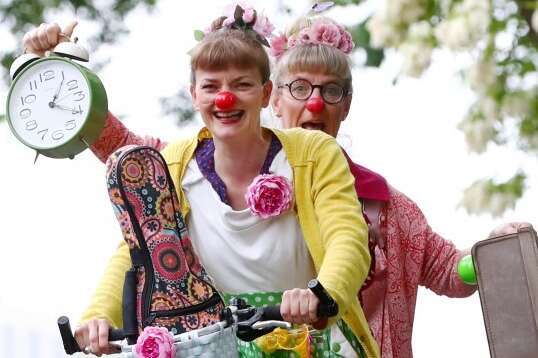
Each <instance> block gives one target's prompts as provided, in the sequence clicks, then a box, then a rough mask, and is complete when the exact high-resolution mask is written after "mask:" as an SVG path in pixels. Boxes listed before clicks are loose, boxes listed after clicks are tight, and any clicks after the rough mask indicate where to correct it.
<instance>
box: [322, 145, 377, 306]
mask: <svg viewBox="0 0 538 358" xmlns="http://www.w3.org/2000/svg"><path fill="white" fill-rule="evenodd" d="M317 152H318V153H320V154H319V155H318V158H317V160H316V163H315V168H314V169H315V170H314V173H313V186H312V194H313V199H314V208H315V212H316V217H317V219H318V224H319V229H320V232H321V238H322V244H323V247H324V249H325V255H324V258H323V263H322V265H321V267H320V268H319V273H318V279H319V280H320V282H322V284H323V285H324V287H325V288H326V289H327V291H329V293H330V294H331V296H332V297H333V298H334V299H335V300H336V301H337V303H338V305H339V307H340V314H343V313H345V312H346V310H347V308H348V307H349V305H350V304H351V302H353V300H355V299H356V296H357V292H358V291H359V288H360V286H361V285H362V283H363V282H364V280H365V279H366V275H367V274H368V269H369V267H370V254H369V251H368V228H367V225H366V222H365V221H364V218H363V216H362V215H361V212H362V211H361V207H360V203H359V200H358V198H357V194H356V191H355V187H354V178H353V176H352V175H351V173H350V172H349V168H348V165H347V162H346V159H345V157H344V155H343V154H342V152H341V150H340V148H339V147H338V145H337V144H336V142H335V141H333V140H325V141H324V142H323V144H322V145H321V146H320V148H319V150H318V151H317Z"/></svg>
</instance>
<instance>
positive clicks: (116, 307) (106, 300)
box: [81, 242, 131, 327]
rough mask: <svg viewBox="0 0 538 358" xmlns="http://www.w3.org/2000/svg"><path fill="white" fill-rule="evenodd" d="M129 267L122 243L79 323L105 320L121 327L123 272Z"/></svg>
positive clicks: (125, 249) (127, 256)
mask: <svg viewBox="0 0 538 358" xmlns="http://www.w3.org/2000/svg"><path fill="white" fill-rule="evenodd" d="M130 267H131V257H130V255H129V248H128V246H127V244H125V242H122V243H121V244H120V246H119V247H118V250H117V251H116V252H115V253H114V256H112V258H111V259H110V261H109V262H108V266H107V267H106V269H105V272H104V274H103V276H102V278H101V281H100V282H99V284H98V286H97V289H96V290H95V293H94V294H93V297H92V299H91V301H90V305H89V307H88V308H87V309H86V310H85V311H84V313H83V314H82V318H81V322H85V321H88V320H90V319H94V318H101V319H105V320H107V321H108V322H109V323H110V324H111V325H112V326H114V327H122V326H123V321H122V312H121V306H122V296H123V280H124V278H125V272H126V271H127V270H129V268H130Z"/></svg>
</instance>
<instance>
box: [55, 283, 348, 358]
mask: <svg viewBox="0 0 538 358" xmlns="http://www.w3.org/2000/svg"><path fill="white" fill-rule="evenodd" d="M308 288H309V289H310V290H312V292H313V293H314V294H315V295H316V296H317V297H318V299H319V301H320V303H319V306H318V317H320V318H321V319H320V321H318V322H316V324H314V329H310V328H308V329H307V330H306V331H305V330H304V329H300V330H293V329H292V325H291V324H290V323H289V322H286V321H284V319H283V318H282V315H281V314H280V306H279V305H275V306H266V307H258V308H255V307H253V306H250V305H247V304H246V302H245V301H244V300H243V299H240V298H235V299H232V301H231V302H230V304H229V305H228V306H227V307H226V308H225V309H224V310H223V313H222V315H221V316H222V318H223V320H222V321H221V322H218V323H216V324H213V325H210V326H207V327H204V328H201V329H198V330H194V331H190V332H185V333H181V334H177V335H174V336H173V342H174V347H175V357H181V358H184V357H202V356H203V357H230V358H231V357H238V348H237V340H236V337H237V338H239V339H240V340H242V341H245V342H250V341H253V340H254V339H257V338H259V337H262V336H264V335H266V334H268V333H270V332H272V331H273V330H275V328H277V329H281V330H283V331H279V333H277V335H276V338H274V339H273V342H265V344H268V345H270V346H271V347H272V348H273V349H278V348H280V349H292V347H290V346H289V345H288V343H289V342H290V340H288V339H287V338H286V339H285V338H282V337H289V336H300V337H301V338H304V339H303V340H302V341H304V340H306V336H307V334H311V333H313V332H316V331H317V329H323V328H325V326H326V323H327V318H328V317H333V316H336V315H337V314H338V305H337V303H336V302H335V301H334V299H333V298H332V297H330V296H329V294H328V293H327V291H326V290H325V289H324V288H323V286H322V285H321V283H320V282H319V281H318V280H316V279H313V280H311V281H310V282H309V283H308ZM58 328H59V330H60V335H61V337H62V341H63V345H64V349H65V352H66V353H67V354H68V355H72V354H74V353H77V352H82V351H84V350H83V349H81V348H80V347H79V345H78V343H77V342H76V340H75V337H74V335H73V332H72V330H71V327H70V323H69V319H68V318H67V317H66V316H61V317H60V318H58ZM283 332H288V333H287V334H288V335H285V334H283ZM125 338H126V335H125V332H124V331H123V330H122V329H112V328H111V329H110V331H109V341H110V342H122V341H124V340H125ZM291 342H292V343H294V344H295V339H293V340H291ZM300 343H302V342H300ZM135 346H136V345H135V344H128V343H126V342H122V343H119V344H118V347H119V348H120V349H121V353H119V354H120V356H121V357H122V358H137V357H138V358H139V357H140V356H139V355H137V354H136V352H135ZM85 353H90V352H88V351H86V352H85Z"/></svg>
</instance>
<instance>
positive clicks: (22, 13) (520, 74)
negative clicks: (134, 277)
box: [0, 0, 538, 216]
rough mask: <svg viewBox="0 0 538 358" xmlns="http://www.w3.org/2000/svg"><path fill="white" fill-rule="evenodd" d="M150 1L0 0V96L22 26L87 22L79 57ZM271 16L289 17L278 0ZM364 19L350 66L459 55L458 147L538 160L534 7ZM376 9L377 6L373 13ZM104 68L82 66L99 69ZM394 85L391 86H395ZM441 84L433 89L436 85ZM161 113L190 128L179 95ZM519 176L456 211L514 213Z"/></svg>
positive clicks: (492, 4) (473, 1) (474, 0)
mask: <svg viewBox="0 0 538 358" xmlns="http://www.w3.org/2000/svg"><path fill="white" fill-rule="evenodd" d="M371 1H373V0H368V1H366V0H339V1H335V2H334V3H335V4H336V6H342V7H345V6H363V5H365V4H366V3H368V2H371ZM156 3H157V0H110V1H106V0H103V1H98V2H94V1H86V0H77V1H72V0H71V1H65V0H41V1H40V0H13V1H7V2H6V1H5V0H4V1H0V18H1V19H2V27H3V28H4V30H6V31H7V32H8V33H9V34H10V36H12V37H13V39H14V41H13V42H12V43H13V44H15V45H14V46H11V48H10V47H9V46H2V47H1V48H0V61H1V64H2V71H3V73H2V78H3V81H4V84H5V86H6V88H7V86H8V83H9V78H8V73H9V66H10V64H11V63H12V61H13V59H14V58H15V57H16V56H17V55H18V54H19V53H20V52H21V50H22V49H21V48H20V46H17V45H18V44H20V43H21V38H22V36H23V35H24V33H25V32H26V31H28V30H29V29H30V28H31V27H33V26H36V25H39V24H40V23H42V22H47V21H51V20H52V19H53V18H54V17H53V15H54V14H55V13H57V12H59V11H68V12H72V13H74V14H75V15H76V16H77V17H78V18H81V19H85V20H89V21H91V22H92V23H94V24H95V26H96V30H95V31H94V35H93V37H91V38H90V39H89V41H88V47H89V51H90V52H93V51H95V50H96V49H97V48H98V47H99V46H101V45H104V44H114V43H115V42H116V41H118V40H119V39H120V38H121V37H122V36H126V35H127V34H128V29H127V28H125V25H124V21H122V20H123V19H124V18H125V17H126V16H127V15H128V14H129V13H130V12H131V11H133V10H134V9H136V8H137V7H144V8H145V9H146V10H147V11H149V12H151V10H152V9H153V8H154V6H155V5H156ZM279 3H280V4H281V5H280V8H281V11H286V12H289V11H290V9H289V8H288V7H287V6H286V4H285V2H284V1H282V0H280V2H279ZM376 3H377V4H376V7H375V10H373V11H372V12H371V14H370V15H369V16H368V18H367V19H366V20H364V21H360V22H358V23H356V24H353V25H351V26H350V27H349V30H350V31H351V33H352V35H353V39H354V42H355V44H356V51H359V52H362V54H363V56H355V57H354V58H362V59H364V61H362V62H361V63H356V65H357V66H373V67H379V66H381V65H382V63H383V61H384V60H385V58H386V57H387V56H401V57H402V58H403V61H402V67H401V71H400V74H399V75H398V77H399V76H411V77H420V76H421V75H422V74H423V73H424V71H426V70H427V69H428V67H429V66H430V64H431V61H432V54H433V53H434V52H435V51H436V50H439V49H445V50H446V49H447V50H449V51H451V52H453V53H454V55H455V56H462V55H463V56H466V57H467V58H468V59H469V61H467V63H468V65H467V66H465V67H463V68H461V75H462V80H463V81H465V82H466V84H467V85H468V86H469V87H470V88H471V89H472V90H473V91H474V93H475V94H476V100H475V101H474V103H473V104H472V105H471V106H470V108H469V109H468V112H467V115H466V116H465V118H462V119H461V122H460V124H459V128H460V129H461V130H462V131H463V133H464V136H465V139H466V142H467V145H468V148H469V150H470V151H472V152H475V153H479V154H480V153H484V152H485V151H486V150H488V145H489V144H490V143H495V144H497V145H501V146H507V147H515V148H518V150H521V151H523V152H525V153H527V154H528V155H529V156H534V157H537V156H538V70H537V68H538V1H536V0H518V1H513V0H383V1H380V0H376ZM377 5H378V6H377ZM105 65H106V61H103V62H101V63H98V64H95V63H93V64H92V68H94V69H96V70H99V68H100V67H102V66H105ZM397 80H398V78H395V82H397ZM440 85H441V84H440ZM161 105H162V109H163V114H165V115H168V116H172V117H173V118H175V120H176V122H177V123H178V124H182V123H185V122H188V121H190V120H191V119H192V118H193V117H194V110H193V108H192V106H191V104H190V96H189V94H188V93H186V92H185V91H179V92H178V93H177V94H176V95H175V96H172V97H169V98H162V99H161ZM3 119H4V115H3V114H2V113H0V121H1V120H3ZM526 178H527V175H526V171H525V168H520V169H519V170H517V171H516V172H515V173H513V175H512V176H511V177H510V178H508V179H507V180H504V181H499V180H497V178H481V179H477V180H476V181H474V182H473V183H470V186H469V187H468V189H466V190H465V192H464V193H463V194H464V195H463V199H462V205H463V206H464V207H465V208H466V209H467V211H468V212H469V213H474V214H479V213H483V212H489V213H491V214H492V215H493V216H500V215H501V214H502V213H503V212H504V211H505V210H506V209H508V208H514V206H515V203H516V201H517V200H518V199H520V198H521V197H522V196H523V195H524V193H525V189H526V186H527V185H528V183H527V181H526Z"/></svg>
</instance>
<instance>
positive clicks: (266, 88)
mask: <svg viewBox="0 0 538 358" xmlns="http://www.w3.org/2000/svg"><path fill="white" fill-rule="evenodd" d="M271 92H273V82H272V81H271V80H268V81H267V82H265V84H264V85H263V101H262V107H263V108H265V107H267V106H268V105H269V101H270V99H271Z"/></svg>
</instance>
